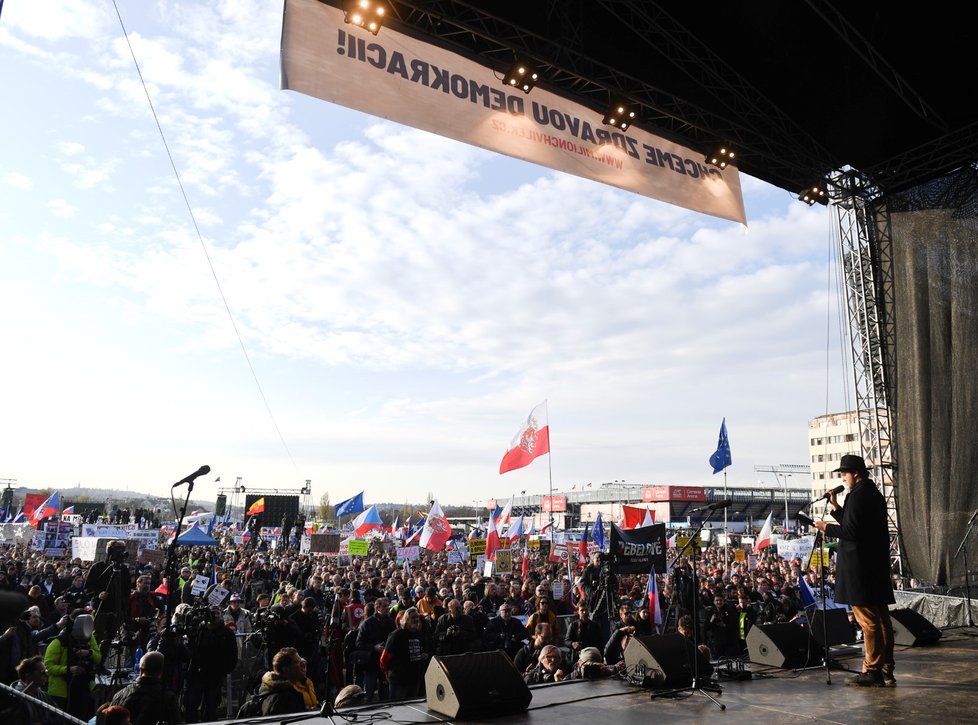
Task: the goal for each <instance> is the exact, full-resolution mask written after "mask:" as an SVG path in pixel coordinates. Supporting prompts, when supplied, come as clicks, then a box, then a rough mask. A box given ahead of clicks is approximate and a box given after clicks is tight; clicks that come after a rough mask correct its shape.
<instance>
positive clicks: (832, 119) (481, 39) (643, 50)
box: [329, 0, 978, 195]
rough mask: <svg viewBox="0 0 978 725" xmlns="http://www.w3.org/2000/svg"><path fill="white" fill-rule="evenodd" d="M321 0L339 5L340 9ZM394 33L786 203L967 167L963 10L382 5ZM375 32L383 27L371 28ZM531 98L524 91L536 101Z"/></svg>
mask: <svg viewBox="0 0 978 725" xmlns="http://www.w3.org/2000/svg"><path fill="white" fill-rule="evenodd" d="M329 4H332V5H335V6H337V7H342V5H343V3H342V2H341V0H329ZM389 5H390V7H391V11H392V12H391V19H390V23H391V25H392V26H393V27H396V29H397V30H399V31H401V32H404V33H409V34H411V35H414V36H416V37H420V38H422V39H425V40H427V41H429V42H431V43H433V44H436V45H440V46H442V47H446V48H448V49H451V50H454V51H456V52H459V53H461V54H463V55H466V56H468V57H470V58H473V59H476V60H478V61H479V62H481V63H483V64H486V65H490V66H492V67H493V68H495V69H496V70H497V71H499V73H500V76H501V75H502V73H503V72H504V71H505V70H506V68H507V67H508V66H509V65H510V64H511V63H512V61H513V59H514V57H515V55H516V54H518V55H519V56H520V57H522V58H528V59H529V60H530V62H532V63H534V64H535V65H536V68H537V70H538V71H540V73H541V76H542V80H541V82H540V84H541V86H545V87H546V88H548V90H551V91H552V92H555V93H558V94H560V95H562V96H565V97H568V98H571V99H572V100H575V101H577V102H579V103H583V104H585V105H587V106H588V107H590V108H593V109H594V110H595V113H596V114H597V115H599V116H600V115H603V114H604V111H605V110H606V109H607V107H608V104H609V102H610V100H611V98H612V97H625V98H627V99H631V100H632V101H635V102H638V103H639V104H640V105H641V111H640V119H639V121H638V122H637V123H638V125H639V126H640V127H642V128H645V129H646V130H648V131H650V132H652V133H656V134H658V135H661V136H665V137H668V138H673V139H675V140H676V141H678V142H680V143H682V144H684V145H686V146H688V147H690V148H693V149H697V150H699V151H702V152H703V153H706V152H707V151H709V150H710V149H711V147H712V146H714V144H715V143H716V142H718V141H723V142H726V143H730V144H732V145H733V147H734V148H735V149H737V151H738V158H739V160H738V166H739V167H740V169H741V171H743V172H744V173H746V174H749V175H750V176H753V177H756V178H758V179H762V180H764V181H767V182H769V183H771V184H773V185H775V186H778V187H780V188H783V189H785V190H787V191H789V192H792V193H797V192H798V191H799V190H801V189H802V188H803V187H805V186H807V185H809V184H811V183H813V182H817V181H819V180H821V179H823V178H824V177H825V175H826V174H827V173H828V172H831V171H834V170H838V169H843V168H846V167H851V168H853V169H855V170H857V171H859V172H862V174H864V175H866V176H867V177H868V181H869V185H870V187H871V188H873V187H875V193H877V194H883V195H885V194H887V193H892V192H895V191H900V190H903V189H907V188H910V187H913V186H916V185H917V184H919V183H921V182H923V181H926V180H927V179H929V178H933V177H935V176H939V175H940V174H942V173H944V172H947V171H951V170H953V169H956V168H960V167H962V166H965V165H967V164H970V163H974V162H975V161H976V159H978V104H976V103H975V102H974V101H973V100H972V101H969V100H968V99H966V98H964V95H965V94H966V93H967V92H968V91H967V90H966V89H967V87H968V84H967V79H968V78H969V77H970V72H971V68H972V58H971V56H972V51H971V48H972V39H971V36H972V26H971V23H970V22H969V20H968V19H966V18H965V17H964V15H965V10H964V9H963V8H966V7H967V5H966V4H964V5H962V4H959V3H955V4H953V5H952V4H951V3H947V2H938V3H929V4H926V5H923V6H919V7H915V8H914V9H913V10H912V11H911V10H906V9H903V6H899V5H894V4H893V3H883V2H878V1H877V0H871V1H866V2H859V3H852V2H849V3H841V2H839V0H834V2H833V3H829V2H825V1H818V0H809V2H785V1H784V0H752V1H751V2H747V3H695V2H652V1H650V0H470V1H467V2H463V1H461V0H428V1H425V0H407V1H402V0H389ZM380 32H381V33H383V29H382V30H381V31H380ZM531 93H532V92H531Z"/></svg>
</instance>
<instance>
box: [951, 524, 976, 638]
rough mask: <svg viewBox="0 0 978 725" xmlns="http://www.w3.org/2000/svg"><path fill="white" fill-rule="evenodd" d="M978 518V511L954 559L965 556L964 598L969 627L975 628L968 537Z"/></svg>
mask: <svg viewBox="0 0 978 725" xmlns="http://www.w3.org/2000/svg"><path fill="white" fill-rule="evenodd" d="M976 517H978V511H975V512H974V513H973V514H972V515H971V520H970V521H969V522H968V530H967V531H965V532H964V538H963V539H961V544H960V545H959V546H958V550H957V551H956V552H954V558H955V559H957V558H958V557H959V556H961V554H964V596H965V601H966V603H967V607H968V626H969V627H972V628H973V627H974V626H975V620H974V619H973V618H972V616H971V574H970V572H969V571H968V547H967V546H966V544H967V543H968V537H970V536H971V530H972V529H973V528H974V525H975V518H976Z"/></svg>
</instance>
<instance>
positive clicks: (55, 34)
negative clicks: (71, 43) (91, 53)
mask: <svg viewBox="0 0 978 725" xmlns="http://www.w3.org/2000/svg"><path fill="white" fill-rule="evenodd" d="M113 21H115V24H116V25H118V21H117V20H115V18H114V15H112V14H111V11H110V9H109V8H108V7H107V6H106V5H105V3H100V2H91V0H30V1H29V2H13V3H8V4H7V6H6V7H4V12H3V22H4V23H9V24H10V25H11V26H12V27H13V28H14V29H16V30H18V31H20V32H23V33H26V34H27V35H29V36H31V37H34V38H38V39H40V40H44V41H48V42H54V41H59V40H65V39H68V38H88V39H94V38H98V37H99V36H101V35H104V34H105V32H106V30H107V28H108V27H109V25H110V24H111V23H112V22H113Z"/></svg>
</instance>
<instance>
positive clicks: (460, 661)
mask: <svg viewBox="0 0 978 725" xmlns="http://www.w3.org/2000/svg"><path fill="white" fill-rule="evenodd" d="M424 684H425V692H426V694H427V699H428V708H429V709H431V710H434V711H435V712H439V713H441V714H442V715H445V716H447V717H450V718H472V717H480V716H482V715H495V714H505V713H511V712H521V711H523V710H526V708H527V707H529V705H530V700H531V699H533V695H531V694H530V688H529V687H527V686H526V682H524V681H523V677H522V675H520V673H519V672H517V671H516V667H515V666H514V665H513V661H512V660H510V659H509V657H507V656H506V654H505V653H504V652H503V651H502V650H495V651H494V652H473V653H469V654H464V655H446V656H444V657H441V656H438V655H436V656H435V657H433V658H432V659H431V662H430V663H429V664H428V670H427V671H426V672H425V676H424Z"/></svg>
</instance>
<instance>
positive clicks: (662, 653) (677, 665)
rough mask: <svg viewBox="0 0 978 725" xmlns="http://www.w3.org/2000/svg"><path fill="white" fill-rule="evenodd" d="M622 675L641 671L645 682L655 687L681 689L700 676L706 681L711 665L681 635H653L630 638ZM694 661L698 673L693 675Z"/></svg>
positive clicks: (633, 674)
mask: <svg viewBox="0 0 978 725" xmlns="http://www.w3.org/2000/svg"><path fill="white" fill-rule="evenodd" d="M623 658H624V660H625V673H626V674H627V675H629V676H636V675H638V673H640V672H641V671H643V670H644V672H645V676H644V678H645V680H646V681H647V682H649V681H650V684H652V685H653V686H654V687H684V686H685V685H688V684H689V683H691V682H692V681H693V675H694V674H699V677H700V679H701V680H702V679H706V678H707V677H709V676H710V675H711V674H712V673H713V665H711V664H710V660H709V658H708V657H705V656H704V655H703V654H702V653H701V652H700V651H699V650H698V649H696V647H694V646H693V642H692V641H691V640H689V639H687V638H686V637H684V636H683V635H681V634H653V635H648V636H638V637H632V638H631V639H630V640H628V644H626V645H625V651H624V653H623ZM694 661H695V663H696V666H697V668H698V673H695V672H694V671H693V666H694Z"/></svg>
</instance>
